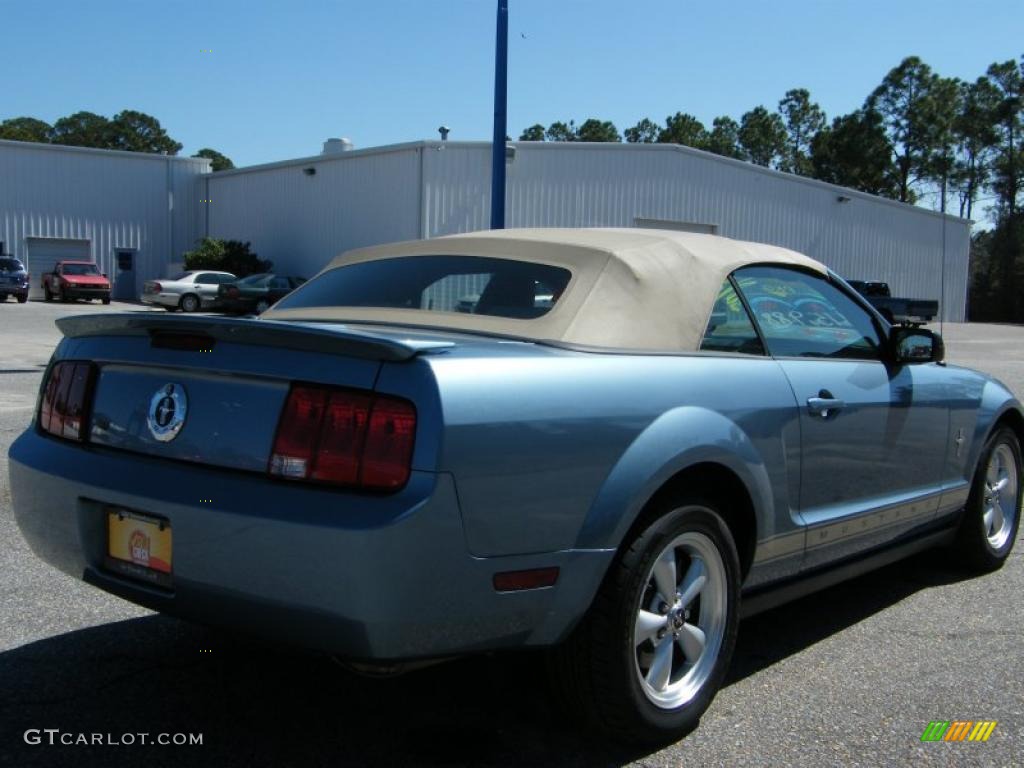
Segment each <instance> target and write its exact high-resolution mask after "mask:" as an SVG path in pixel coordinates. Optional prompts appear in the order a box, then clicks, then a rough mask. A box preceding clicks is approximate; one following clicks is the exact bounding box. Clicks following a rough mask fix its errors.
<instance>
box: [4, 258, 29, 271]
mask: <svg viewBox="0 0 1024 768" xmlns="http://www.w3.org/2000/svg"><path fill="white" fill-rule="evenodd" d="M23 269H24V267H23V266H22V265H21V262H20V261H18V260H17V259H0V272H21V271H22V270H23Z"/></svg>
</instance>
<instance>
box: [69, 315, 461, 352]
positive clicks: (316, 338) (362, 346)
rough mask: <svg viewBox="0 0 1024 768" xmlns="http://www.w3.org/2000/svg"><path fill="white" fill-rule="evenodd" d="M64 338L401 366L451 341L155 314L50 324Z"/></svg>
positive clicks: (80, 318)
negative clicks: (127, 339) (176, 338)
mask: <svg viewBox="0 0 1024 768" xmlns="http://www.w3.org/2000/svg"><path fill="white" fill-rule="evenodd" d="M56 323H57V327H58V328H59V329H60V330H61V333H63V334H64V335H65V336H66V337H67V338H69V339H81V338H86V337H89V336H149V337H150V338H156V337H158V336H159V337H165V336H167V335H176V334H182V335H189V336H193V337H195V336H205V337H209V338H210V339H211V340H215V341H224V342H230V343H232V344H252V345H254V346H260V347H282V348H284V349H295V350H300V351H303V352H322V353H327V354H336V355H345V356H348V357H359V358H363V359H367V360H383V361H385V362H402V361H404V360H409V359H411V358H413V357H415V356H416V355H418V354H420V353H421V352H427V351H431V350H435V349H444V348H447V347H453V346H455V345H454V344H453V343H451V342H445V341H428V340H420V339H396V338H393V337H391V336H389V335H385V334H383V333H381V334H378V333H373V332H371V331H363V330H354V329H352V328H349V327H347V326H344V325H338V326H332V325H326V324H317V325H310V324H305V323H303V324H298V323H293V322H284V321H280V320H258V319H257V320H253V319H240V318H227V317H209V316H204V317H173V316H159V315H157V314H156V313H150V312H137V313H128V312H122V313H118V314H102V315H75V316H73V317H62V318H60V319H58V320H57V321H56Z"/></svg>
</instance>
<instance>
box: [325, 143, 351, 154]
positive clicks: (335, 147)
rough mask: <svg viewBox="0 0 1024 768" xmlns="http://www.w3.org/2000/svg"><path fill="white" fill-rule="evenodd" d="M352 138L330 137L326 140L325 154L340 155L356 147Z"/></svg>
mask: <svg viewBox="0 0 1024 768" xmlns="http://www.w3.org/2000/svg"><path fill="white" fill-rule="evenodd" d="M354 146H355V145H354V144H353V143H352V140H351V139H328V140H327V141H325V142H324V148H323V151H322V152H321V153H320V154H323V155H340V154H341V153H342V152H348V151H349V150H351V149H353V148H354Z"/></svg>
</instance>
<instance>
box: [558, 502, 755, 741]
mask: <svg viewBox="0 0 1024 768" xmlns="http://www.w3.org/2000/svg"><path fill="white" fill-rule="evenodd" d="M683 534H687V535H693V534H699V535H700V537H703V539H702V540H706V541H708V542H710V544H712V545H713V549H714V551H715V552H717V554H718V557H719V560H720V564H721V566H722V569H721V570H720V571H716V572H717V573H719V574H720V576H719V577H716V579H715V581H716V582H717V583H719V586H720V590H719V591H720V598H721V596H722V595H724V601H723V600H721V599H720V600H719V604H720V605H724V610H723V611H720V612H719V615H720V616H722V618H721V619H720V621H721V624H720V625H719V627H720V628H719V632H720V633H721V634H720V635H719V637H720V643H719V644H718V649H717V652H716V653H714V654H713V655H712V656H711V657H709V659H708V660H707V662H704V660H703V658H704V657H703V656H701V657H699V660H698V661H697V662H695V666H701V665H702V664H704V663H707V664H708V665H709V666H708V667H707V668H708V669H709V670H710V671H709V672H708V673H707V675H706V677H705V678H704V682H703V683H701V684H700V685H699V687H698V688H697V689H696V691H695V692H694V693H693V694H692V695H691V696H690V697H689V698H688V699H687V700H685V701H684V702H683V703H681V704H680V705H678V706H675V707H672V708H669V707H668V706H666V705H657V704H655V703H654V701H653V700H652V699H651V698H650V695H649V694H648V693H646V692H645V685H644V683H642V681H641V676H642V675H644V672H643V670H642V664H641V661H640V660H641V659H642V658H643V653H644V650H643V649H645V648H651V649H653V648H654V647H655V646H654V645H653V644H654V642H655V639H654V638H652V639H651V641H650V642H651V643H652V644H651V645H650V646H648V645H646V642H640V643H637V642H636V638H635V636H634V632H635V627H637V626H638V624H637V619H638V611H639V610H641V609H642V607H643V606H644V605H645V604H646V601H647V599H648V598H649V596H650V595H651V594H652V593H651V591H650V590H651V587H652V584H653V582H651V581H650V579H651V574H652V572H653V571H652V569H653V568H654V564H655V562H656V561H657V560H658V559H659V557H660V556H661V555H662V554H663V553H664V552H667V551H668V548H669V547H670V545H672V544H673V543H674V542H676V541H678V540H679V537H680V536H682V535H683ZM673 551H674V550H673ZM677 557H681V556H678V555H677ZM676 564H677V566H680V567H685V565H684V563H683V562H682V560H681V559H677V560H676ZM709 583H711V582H710V580H709ZM653 594H654V597H655V600H658V595H659V594H660V592H658V591H655V592H654V593H653ZM739 596H740V564H739V556H738V555H737V552H736V544H735V542H734V541H733V538H732V535H731V534H730V532H729V529H728V527H727V526H726V524H725V523H724V521H723V520H722V518H721V516H720V515H719V514H718V512H717V511H716V504H715V503H713V502H711V501H710V500H708V499H705V498H703V497H700V496H688V497H686V498H683V499H676V500H675V501H673V502H672V503H670V504H662V505H661V506H660V507H659V508H658V509H657V510H655V512H654V515H653V516H652V519H651V522H650V524H649V525H648V526H647V527H646V528H645V529H644V530H643V531H641V532H640V533H639V534H637V535H636V536H635V537H634V538H633V539H632V541H630V542H627V543H626V545H625V548H624V549H623V550H622V551H621V552H620V553H619V554H618V555H617V557H616V560H615V562H614V563H613V564H612V566H611V568H610V569H609V572H608V574H607V575H606V576H605V579H604V582H603V583H602V585H601V588H600V590H599V591H598V594H597V596H596V598H595V599H594V603H593V604H592V605H591V607H590V610H589V611H588V613H587V615H586V616H585V617H584V619H583V620H582V621H581V622H580V624H579V626H577V628H576V629H575V630H574V631H573V633H572V635H571V636H570V637H569V638H568V639H567V640H566V641H565V642H564V643H563V644H562V645H560V646H558V647H557V648H555V649H553V651H552V652H551V653H550V654H549V657H548V661H549V671H550V676H551V678H552V680H553V682H554V684H555V686H556V689H557V693H558V694H559V696H560V697H561V698H563V699H564V703H565V705H566V708H567V711H570V712H574V713H577V714H579V715H581V716H582V719H583V720H584V723H585V724H587V725H590V726H591V727H593V728H594V729H595V731H596V732H597V733H599V734H602V735H604V736H609V737H611V738H613V739H615V740H620V741H627V742H633V743H641V744H648V745H650V744H665V743H668V742H672V741H676V740H678V739H679V738H681V737H683V736H685V735H686V734H687V733H688V732H689V731H691V730H692V729H693V728H694V727H696V725H697V723H698V721H699V720H700V717H701V715H702V714H703V713H704V711H705V710H706V709H707V708H708V706H709V705H710V704H711V701H712V699H714V697H715V694H716V693H717V692H718V689H719V687H720V686H721V684H722V680H723V679H724V677H725V674H726V672H727V670H728V668H729V663H730V660H731V658H732V652H733V647H734V646H735V643H736V631H737V626H738V623H739ZM704 599H705V597H704V593H702V594H701V597H699V598H697V601H694V602H693V603H691V605H698V601H702V600H704ZM708 599H709V600H710V598H708ZM709 605H711V603H710V602H709ZM659 610H660V611H661V612H663V613H664V612H665V611H666V610H668V609H667V607H666V606H664V605H662V606H661V607H660V609H659ZM695 610H696V612H697V613H700V614H701V615H700V616H699V618H698V623H703V618H704V617H703V611H704V608H703V607H701V608H699V609H695ZM709 610H711V609H710V608H709ZM675 614H676V611H673V613H672V614H670V617H671V616H672V615H675ZM677 618H681V617H679V616H677ZM689 618H690V614H689V612H687V615H686V619H687V621H688V620H689ZM666 626H668V627H670V628H671V627H672V626H675V627H677V628H678V626H679V625H678V624H676V625H673V624H672V622H671V621H669V622H668V624H667V625H666ZM636 631H638V630H636ZM659 632H660V630H659ZM662 636H663V635H662V634H659V635H658V639H657V642H659V643H660V642H669V643H671V647H670V649H669V652H670V659H672V661H671V663H670V667H671V668H672V669H673V670H674V669H675V664H676V659H677V658H679V654H681V653H682V651H681V649H679V650H677V648H676V647H675V642H676V641H674V640H673V638H671V637H667V638H665V639H661V638H662ZM709 636H710V634H709ZM703 652H709V651H706V650H705V651H702V653H703ZM655 655H656V654H655V653H650V654H649V656H651V657H653V656H655ZM652 670H653V662H652V665H651V666H650V667H649V669H648V672H649V673H650V672H651V671H652ZM682 674H684V675H685V674H687V673H682ZM672 676H676V675H675V672H674V671H673V672H672ZM678 679H679V678H678V677H677V681H678Z"/></svg>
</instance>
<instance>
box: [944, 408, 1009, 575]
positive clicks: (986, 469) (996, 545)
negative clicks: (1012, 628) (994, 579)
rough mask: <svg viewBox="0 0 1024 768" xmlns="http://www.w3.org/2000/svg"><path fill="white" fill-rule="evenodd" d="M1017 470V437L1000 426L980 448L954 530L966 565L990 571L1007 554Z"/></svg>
mask: <svg viewBox="0 0 1024 768" xmlns="http://www.w3.org/2000/svg"><path fill="white" fill-rule="evenodd" d="M1021 474H1022V472H1021V454H1020V441H1019V440H1018V439H1017V435H1016V433H1015V432H1014V431H1013V430H1012V429H1010V428H1009V427H1001V428H1000V429H998V430H996V431H995V433H994V434H993V435H992V436H991V437H990V438H989V439H988V441H987V442H986V443H985V448H984V449H983V450H982V452H981V457H980V458H979V460H978V467H977V469H976V470H975V472H974V483H973V485H972V486H971V494H970V496H969V497H968V499H967V507H966V509H965V510H964V516H963V519H962V520H961V521H960V529H959V531H958V532H957V539H956V548H957V550H958V551H959V553H960V555H961V556H962V557H963V559H964V560H965V561H966V562H967V564H968V565H970V566H972V567H974V568H976V569H978V570H981V571H994V570H996V569H997V568H1000V567H1001V566H1002V564H1003V563H1004V562H1006V558H1007V557H1009V556H1010V550H1012V549H1013V542H1014V540H1015V539H1016V538H1017V529H1018V527H1019V526H1020V508H1021V499H1022V494H1024V485H1022V484H1021Z"/></svg>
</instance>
